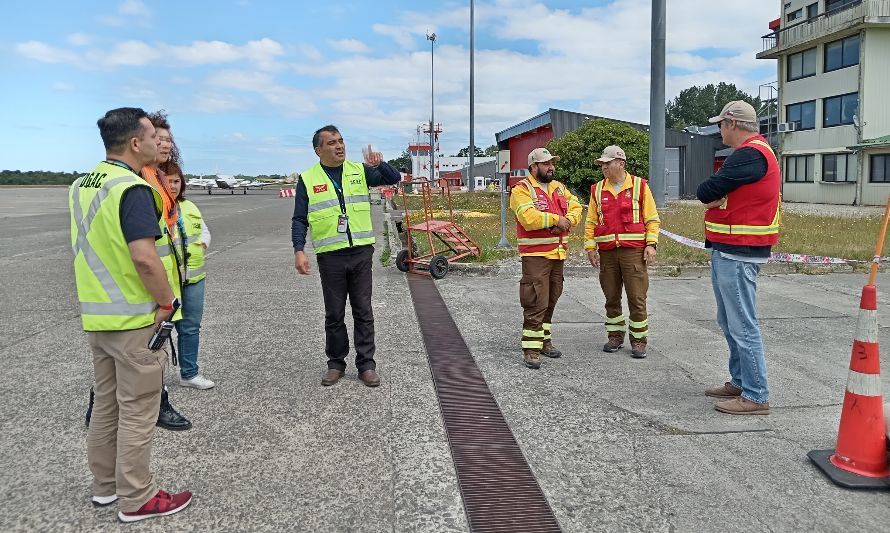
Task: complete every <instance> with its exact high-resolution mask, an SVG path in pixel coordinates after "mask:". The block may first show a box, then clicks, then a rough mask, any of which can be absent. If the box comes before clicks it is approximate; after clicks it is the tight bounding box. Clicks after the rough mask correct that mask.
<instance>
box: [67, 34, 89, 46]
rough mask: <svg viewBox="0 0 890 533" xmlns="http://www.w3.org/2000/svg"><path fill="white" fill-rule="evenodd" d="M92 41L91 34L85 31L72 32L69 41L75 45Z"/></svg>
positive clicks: (82, 44) (83, 44)
mask: <svg viewBox="0 0 890 533" xmlns="http://www.w3.org/2000/svg"><path fill="white" fill-rule="evenodd" d="M91 42H92V39H90V36H89V35H87V34H85V33H72V34H71V35H69V36H68V43H69V44H73V45H74V46H86V45H88V44H90V43H91Z"/></svg>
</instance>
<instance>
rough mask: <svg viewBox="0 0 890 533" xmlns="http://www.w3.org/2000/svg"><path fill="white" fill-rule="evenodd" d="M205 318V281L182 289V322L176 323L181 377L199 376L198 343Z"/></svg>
mask: <svg viewBox="0 0 890 533" xmlns="http://www.w3.org/2000/svg"><path fill="white" fill-rule="evenodd" d="M203 316H204V280H203V279H202V280H201V281H198V282H197V283H192V284H189V285H186V286H185V287H183V288H182V320H180V321H178V322H176V333H177V334H178V336H177V343H176V344H177V349H178V350H179V375H180V376H181V377H182V379H192V378H193V377H195V376H197V375H198V341H199V339H200V336H201V317H203Z"/></svg>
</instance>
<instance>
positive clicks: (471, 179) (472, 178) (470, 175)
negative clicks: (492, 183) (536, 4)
mask: <svg viewBox="0 0 890 533" xmlns="http://www.w3.org/2000/svg"><path fill="white" fill-rule="evenodd" d="M473 14H474V13H473V0H470V168H469V170H468V172H467V189H468V190H469V191H470V192H473V191H475V190H476V175H475V172H474V171H473V167H474V163H473V160H474V158H475V156H476V139H475V133H476V122H475V120H474V115H475V110H476V108H475V103H476V102H475V96H476V84H475V83H474V82H475V79H474V76H475V69H474V66H475V65H473V59H474V55H475V54H474V53H473V52H474V50H473V44H474V43H473V37H474V35H473V33H474V31H473V29H474V28H473V19H474V16H473Z"/></svg>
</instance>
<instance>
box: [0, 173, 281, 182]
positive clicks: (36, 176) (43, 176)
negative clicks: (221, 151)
mask: <svg viewBox="0 0 890 533" xmlns="http://www.w3.org/2000/svg"><path fill="white" fill-rule="evenodd" d="M84 174H86V173H85V172H78V171H73V172H53V171H50V170H24V171H22V170H0V185H71V184H72V183H74V180H76V179H77V178H79V177H81V176H83V175H84ZM235 177H236V178H238V179H244V180H279V179H284V178H285V177H286V176H284V175H282V174H260V175H258V176H246V175H244V174H238V175H237V176H235ZM193 178H211V179H216V175H211V174H205V175H201V176H199V175H196V174H186V175H185V179H186V180H190V179H193Z"/></svg>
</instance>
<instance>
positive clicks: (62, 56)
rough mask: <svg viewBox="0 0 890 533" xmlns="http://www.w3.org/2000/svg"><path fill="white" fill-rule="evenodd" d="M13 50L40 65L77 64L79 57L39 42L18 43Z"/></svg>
mask: <svg viewBox="0 0 890 533" xmlns="http://www.w3.org/2000/svg"><path fill="white" fill-rule="evenodd" d="M15 49H16V51H17V52H18V53H19V54H21V55H22V56H24V57H26V58H28V59H33V60H35V61H40V62H41V63H79V61H80V58H79V56H78V55H77V54H75V53H74V52H70V51H68V50H64V49H62V48H57V47H54V46H50V45H48V44H46V43H42V42H39V41H28V42H25V43H19V44H17V45H15Z"/></svg>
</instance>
